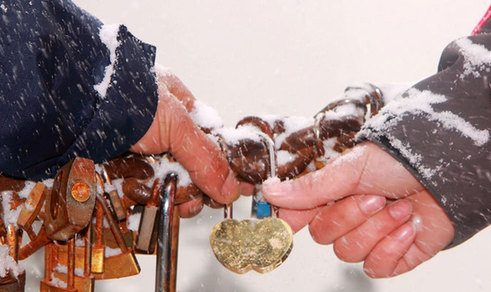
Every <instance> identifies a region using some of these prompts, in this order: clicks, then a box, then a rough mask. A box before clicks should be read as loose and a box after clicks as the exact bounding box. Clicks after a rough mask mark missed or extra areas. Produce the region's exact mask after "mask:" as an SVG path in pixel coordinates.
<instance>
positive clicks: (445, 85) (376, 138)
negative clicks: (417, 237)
mask: <svg viewBox="0 0 491 292" xmlns="http://www.w3.org/2000/svg"><path fill="white" fill-rule="evenodd" d="M490 49H491V35H489V34H481V35H476V36H473V37H469V38H464V39H460V40H458V41H456V42H453V43H452V44H450V45H449V46H448V47H447V48H446V49H445V51H444V53H443V54H442V59H441V62H440V68H439V69H440V72H439V73H437V74H435V75H433V76H431V77H429V78H427V79H425V80H423V81H421V82H419V83H418V84H416V85H414V86H413V87H412V88H411V89H410V90H408V91H407V92H406V93H405V94H404V95H403V97H402V98H400V99H397V100H395V101H393V102H391V103H390V104H388V105H387V106H386V107H385V108H384V109H383V110H382V111H381V113H380V114H378V115H377V116H376V117H375V118H374V119H372V120H370V121H368V122H367V124H366V125H365V127H364V128H363V130H362V132H361V133H360V136H359V137H360V139H368V140H371V141H373V142H376V143H377V144H379V145H380V146H382V147H383V148H384V149H386V150H387V151H388V152H390V153H391V154H392V155H393V156H394V157H395V158H397V159H398V160H400V161H401V162H403V163H404V165H406V166H407V168H408V169H409V170H410V171H411V172H412V173H413V174H414V175H415V176H416V177H417V178H418V179H419V180H420V181H421V182H422V183H423V184H424V185H425V187H426V188H427V189H428V190H429V191H430V192H431V193H432V195H433V196H434V197H435V199H436V200H437V201H438V202H439V203H440V205H441V206H442V207H443V209H444V210H445V211H446V213H447V215H448V216H449V218H450V219H451V220H452V222H453V224H454V226H455V229H456V232H455V237H454V240H453V242H452V244H451V246H453V245H457V244H459V243H461V242H462V241H464V240H466V239H468V238H469V237H471V236H472V235H474V234H475V233H477V232H478V231H479V230H481V229H483V228H485V227H486V226H487V225H489V222H491V209H490V206H491V196H490V194H491V172H490V169H489V166H490V165H491V155H490V149H491V142H490V139H491V138H490V128H491V104H490V94H491V90H490V88H489V82H490V80H491V73H490V72H489V71H490V69H491V59H490V57H489V56H491V52H490V51H489V50H490Z"/></svg>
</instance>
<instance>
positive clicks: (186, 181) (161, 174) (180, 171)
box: [147, 156, 192, 187]
mask: <svg viewBox="0 0 491 292" xmlns="http://www.w3.org/2000/svg"><path fill="white" fill-rule="evenodd" d="M150 165H151V166H152V168H153V170H154V177H153V179H151V180H149V181H148V182H147V186H149V187H151V186H152V185H153V182H154V180H155V179H156V178H160V179H164V178H165V177H166V176H167V175H168V174H171V173H175V174H177V176H178V180H177V187H187V186H189V185H190V184H192V181H191V177H190V176H189V173H188V171H187V170H186V169H185V168H184V167H183V166H182V165H181V164H180V163H178V162H172V161H170V160H169V159H168V158H167V157H165V156H163V157H161V158H160V159H157V160H155V162H152V163H150Z"/></svg>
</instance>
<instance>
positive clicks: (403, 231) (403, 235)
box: [392, 224, 414, 240]
mask: <svg viewBox="0 0 491 292" xmlns="http://www.w3.org/2000/svg"><path fill="white" fill-rule="evenodd" d="M413 234H414V228H413V225H412V224H406V225H404V226H403V227H401V228H399V229H397V230H396V231H395V232H394V234H393V235H392V236H393V237H394V239H397V240H405V239H408V238H409V237H411V236H413Z"/></svg>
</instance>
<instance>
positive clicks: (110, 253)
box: [104, 246, 121, 258]
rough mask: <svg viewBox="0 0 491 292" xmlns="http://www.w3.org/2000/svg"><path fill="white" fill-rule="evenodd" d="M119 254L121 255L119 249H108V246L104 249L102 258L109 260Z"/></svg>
mask: <svg viewBox="0 0 491 292" xmlns="http://www.w3.org/2000/svg"><path fill="white" fill-rule="evenodd" d="M120 254H121V249H120V248H110V247H108V246H106V247H105V248H104V257H106V258H110V257H113V256H117V255H120Z"/></svg>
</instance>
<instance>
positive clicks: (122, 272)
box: [94, 195, 140, 280]
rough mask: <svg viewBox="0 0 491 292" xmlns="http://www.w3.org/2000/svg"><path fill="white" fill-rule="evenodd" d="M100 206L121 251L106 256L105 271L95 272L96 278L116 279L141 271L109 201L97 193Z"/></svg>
mask: <svg viewBox="0 0 491 292" xmlns="http://www.w3.org/2000/svg"><path fill="white" fill-rule="evenodd" d="M96 198H97V201H98V203H100V204H99V205H98V206H101V207H102V210H103V211H104V216H105V218H106V219H107V221H108V223H109V227H110V230H111V233H112V235H113V237H114V240H115V242H116V243H117V246H118V248H119V249H120V251H121V253H118V254H116V255H111V256H109V255H108V254H105V257H104V272H103V273H99V274H94V277H95V279H97V280H100V279H115V278H122V277H129V276H134V275H137V274H138V273H140V265H139V264H138V261H137V259H136V256H135V253H134V252H133V249H131V248H129V247H128V246H127V245H126V243H125V240H124V237H123V234H122V233H121V229H120V227H119V225H118V223H117V222H116V220H115V218H114V216H115V215H114V214H113V213H112V212H111V210H110V209H109V207H108V205H107V202H106V201H105V199H104V198H103V197H102V196H101V195H97V197H96Z"/></svg>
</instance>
